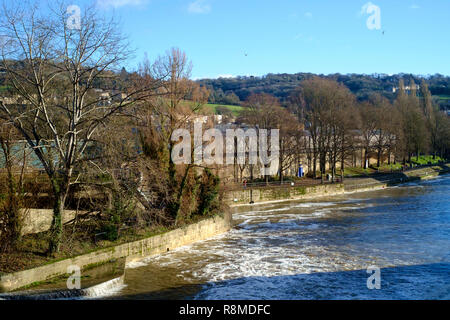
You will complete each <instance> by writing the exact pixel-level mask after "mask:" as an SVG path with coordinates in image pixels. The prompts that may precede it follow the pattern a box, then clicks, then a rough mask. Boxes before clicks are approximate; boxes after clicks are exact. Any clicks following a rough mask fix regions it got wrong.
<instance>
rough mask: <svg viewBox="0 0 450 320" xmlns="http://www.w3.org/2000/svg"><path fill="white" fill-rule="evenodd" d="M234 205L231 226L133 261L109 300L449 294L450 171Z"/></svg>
mask: <svg viewBox="0 0 450 320" xmlns="http://www.w3.org/2000/svg"><path fill="white" fill-rule="evenodd" d="M234 210H235V211H236V213H235V215H234V217H233V218H234V220H235V221H236V223H237V226H236V228H234V229H233V230H232V231H231V232H229V233H227V234H224V235H221V236H218V237H215V238H213V239H210V240H207V241H202V242H199V243H196V244H193V245H190V246H187V247H183V248H179V249H176V250H173V251H171V252H168V253H165V254H162V255H158V256H153V257H149V258H147V259H146V260H144V261H142V262H137V263H131V264H129V265H128V268H127V269H126V275H125V285H124V286H123V287H122V288H119V289H118V290H116V291H115V292H111V296H109V298H119V299H449V298H450V177H449V176H443V177H440V178H437V179H435V180H429V181H423V182H418V183H409V184H406V185H401V186H398V187H392V188H388V189H384V190H378V191H372V192H365V193H354V194H346V195H343V196H336V197H330V198H325V199H320V200H317V201H307V202H305V201H303V202H299V201H292V202H284V203H277V204H265V205H257V206H253V207H239V208H235V209H234ZM369 266H376V267H379V268H380V280H381V288H380V289H379V290H377V289H373V290H369V289H368V286H367V279H368V277H369V276H370V275H371V274H369V273H367V268H368V267H369Z"/></svg>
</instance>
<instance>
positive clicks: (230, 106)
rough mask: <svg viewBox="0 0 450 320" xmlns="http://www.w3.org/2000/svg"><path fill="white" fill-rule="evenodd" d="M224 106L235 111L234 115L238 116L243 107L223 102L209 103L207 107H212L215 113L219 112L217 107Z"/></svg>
mask: <svg viewBox="0 0 450 320" xmlns="http://www.w3.org/2000/svg"><path fill="white" fill-rule="evenodd" d="M219 106H222V107H226V108H228V109H229V110H231V112H232V113H233V115H234V116H238V115H239V113H240V112H241V111H242V109H243V108H242V107H241V106H232V105H223V104H212V103H208V104H207V105H206V106H205V107H207V108H210V110H211V111H212V112H214V114H217V107H219Z"/></svg>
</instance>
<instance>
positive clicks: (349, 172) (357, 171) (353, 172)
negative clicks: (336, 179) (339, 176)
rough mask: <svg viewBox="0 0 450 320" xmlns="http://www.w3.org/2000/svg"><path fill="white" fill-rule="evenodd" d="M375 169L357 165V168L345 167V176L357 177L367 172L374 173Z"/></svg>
mask: <svg viewBox="0 0 450 320" xmlns="http://www.w3.org/2000/svg"><path fill="white" fill-rule="evenodd" d="M374 172H375V170H373V169H371V168H368V169H363V168H360V167H355V168H345V169H344V176H346V177H357V176H364V175H367V174H371V173H374Z"/></svg>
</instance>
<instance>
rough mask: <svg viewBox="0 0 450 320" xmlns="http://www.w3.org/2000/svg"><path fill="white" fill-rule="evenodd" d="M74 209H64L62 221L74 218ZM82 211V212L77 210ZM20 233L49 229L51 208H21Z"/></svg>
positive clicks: (51, 216) (51, 217)
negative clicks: (21, 225) (21, 222)
mask: <svg viewBox="0 0 450 320" xmlns="http://www.w3.org/2000/svg"><path fill="white" fill-rule="evenodd" d="M76 213H77V211H76V210H64V213H63V215H62V222H63V223H66V222H68V221H70V220H73V219H74V218H75V215H76ZM79 213H80V214H81V213H84V212H79ZM22 215H23V228H22V235H26V234H30V233H39V232H44V231H47V230H49V229H50V226H51V224H52V219H53V209H26V210H22Z"/></svg>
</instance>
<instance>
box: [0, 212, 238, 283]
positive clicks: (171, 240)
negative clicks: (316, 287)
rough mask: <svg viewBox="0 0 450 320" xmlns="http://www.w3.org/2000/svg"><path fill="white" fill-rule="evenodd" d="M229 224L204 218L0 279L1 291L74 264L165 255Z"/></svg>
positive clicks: (226, 219)
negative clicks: (133, 240) (174, 228)
mask: <svg viewBox="0 0 450 320" xmlns="http://www.w3.org/2000/svg"><path fill="white" fill-rule="evenodd" d="M232 223H233V221H232V215H231V213H225V214H224V215H223V217H220V216H216V217H213V218H209V219H205V220H202V221H200V222H198V223H195V224H191V225H188V226H185V227H182V228H179V229H176V230H173V231H170V232H167V233H164V234H161V235H157V236H153V237H150V238H146V239H143V240H138V241H135V242H130V243H125V244H122V245H118V246H115V247H110V248H106V249H101V250H98V251H95V252H92V253H89V254H85V255H81V256H77V257H74V258H70V259H66V260H62V261H58V262H55V263H51V264H48V265H43V266H40V267H37V268H34V269H29V270H24V271H19V272H15V273H10V274H6V275H3V276H1V278H0V292H10V291H13V290H17V289H20V288H24V287H26V286H29V285H31V284H36V283H40V282H44V281H47V280H50V279H53V278H56V277H60V276H62V275H66V274H67V270H68V267H69V266H74V265H75V266H78V267H80V269H81V270H83V269H85V268H88V267H90V266H92V265H95V264H101V263H105V262H108V261H111V260H115V259H120V258H124V257H125V258H126V261H127V262H129V261H135V260H140V259H143V258H145V257H147V256H151V255H155V254H160V253H163V252H167V251H169V250H172V249H175V248H178V247H181V246H184V245H188V244H191V243H194V242H197V241H201V240H206V239H208V238H211V237H213V236H215V235H219V234H222V233H225V232H227V231H229V230H230V229H231V228H232Z"/></svg>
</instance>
